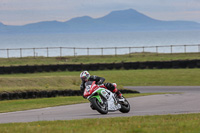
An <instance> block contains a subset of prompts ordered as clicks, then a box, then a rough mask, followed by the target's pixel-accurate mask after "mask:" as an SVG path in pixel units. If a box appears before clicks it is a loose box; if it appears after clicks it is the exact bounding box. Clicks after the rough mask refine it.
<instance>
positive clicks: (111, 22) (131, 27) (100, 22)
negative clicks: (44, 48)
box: [0, 9, 200, 33]
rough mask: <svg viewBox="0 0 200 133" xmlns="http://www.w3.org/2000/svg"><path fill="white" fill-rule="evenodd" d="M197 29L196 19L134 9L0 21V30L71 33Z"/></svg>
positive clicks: (199, 24)
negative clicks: (166, 18) (98, 14)
mask: <svg viewBox="0 0 200 133" xmlns="http://www.w3.org/2000/svg"><path fill="white" fill-rule="evenodd" d="M162 30H200V23H197V22H193V21H161V20H156V19H153V18H150V17H148V16H146V15H144V14H142V13H139V12H137V11H136V10H134V9H128V10H120V11H113V12H111V13H109V14H108V15H106V16H104V17H101V18H96V19H94V18H91V17H89V16H83V17H77V18H73V19H71V20H69V21H66V22H58V21H44V22H38V23H32V24H27V25H23V26H8V25H4V24H2V23H0V33H74V32H121V31H162Z"/></svg>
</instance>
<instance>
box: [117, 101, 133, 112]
mask: <svg viewBox="0 0 200 133" xmlns="http://www.w3.org/2000/svg"><path fill="white" fill-rule="evenodd" d="M120 104H121V109H120V110H119V111H120V112H122V113H128V112H129V111H130V104H129V102H128V101H127V100H126V99H125V100H124V102H122V103H120Z"/></svg>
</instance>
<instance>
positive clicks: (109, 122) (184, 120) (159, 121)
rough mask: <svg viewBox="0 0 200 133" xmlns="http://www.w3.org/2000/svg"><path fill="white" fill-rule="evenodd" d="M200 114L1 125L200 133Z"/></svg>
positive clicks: (61, 132)
mask: <svg viewBox="0 0 200 133" xmlns="http://www.w3.org/2000/svg"><path fill="white" fill-rule="evenodd" d="M199 125H200V114H181V115H163V116H162V115H161V116H132V117H117V118H104V119H102V118H98V119H83V120H70V121H41V122H30V123H9V124H0V132H2V133H11V132H15V133H26V132H29V133H41V132H42V133H65V132H67V133H86V132H87V133H105V132H106V133H199V131H200V126H199Z"/></svg>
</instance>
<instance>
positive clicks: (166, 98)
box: [0, 86, 200, 123]
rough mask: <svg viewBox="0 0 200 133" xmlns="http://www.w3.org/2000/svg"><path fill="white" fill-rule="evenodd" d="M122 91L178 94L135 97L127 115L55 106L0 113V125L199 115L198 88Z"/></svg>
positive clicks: (80, 105)
mask: <svg viewBox="0 0 200 133" xmlns="http://www.w3.org/2000/svg"><path fill="white" fill-rule="evenodd" d="M126 88H129V89H133V90H138V91H140V92H141V93H147V92H181V93H178V94H162V95H150V96H142V97H135V98H128V101H129V103H130V105H131V110H130V112H129V113H125V114H124V113H121V112H119V111H116V112H109V113H108V114H107V115H101V114H99V113H98V112H97V111H95V110H92V109H90V107H89V103H84V104H75V105H67V106H57V107H49V108H42V109H34V110H28V111H17V112H9V113H0V123H13V122H32V121H53V120H73V119H84V118H106V117H125V116H141V115H164V114H182V113H199V112H200V86H194V87H192V86H184V87H183V86H180V87H176V86H170V87H162V86H156V87H155V86H149V87H142V86H140V87H133V86H127V87H126Z"/></svg>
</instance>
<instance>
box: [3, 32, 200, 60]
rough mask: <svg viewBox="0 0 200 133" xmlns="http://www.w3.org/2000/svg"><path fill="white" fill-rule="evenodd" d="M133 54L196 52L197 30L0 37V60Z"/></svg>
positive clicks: (199, 45) (199, 48) (199, 40)
mask: <svg viewBox="0 0 200 133" xmlns="http://www.w3.org/2000/svg"><path fill="white" fill-rule="evenodd" d="M156 46H158V47H156ZM136 52H157V53H184V52H200V31H148V32H145V31H143V32H107V33H56V34H0V58H9V57H27V56H44V57H53V56H79V55H116V54H129V53H136Z"/></svg>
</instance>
